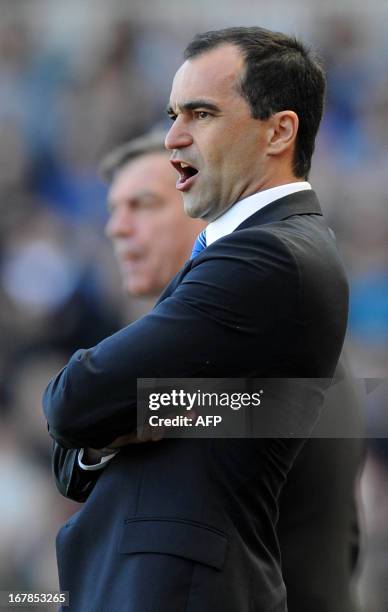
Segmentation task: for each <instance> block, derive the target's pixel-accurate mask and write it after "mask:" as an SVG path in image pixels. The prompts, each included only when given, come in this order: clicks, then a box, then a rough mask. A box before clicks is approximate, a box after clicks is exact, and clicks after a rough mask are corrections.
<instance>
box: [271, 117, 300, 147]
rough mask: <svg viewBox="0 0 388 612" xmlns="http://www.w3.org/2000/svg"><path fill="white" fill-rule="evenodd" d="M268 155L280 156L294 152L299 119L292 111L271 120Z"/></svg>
mask: <svg viewBox="0 0 388 612" xmlns="http://www.w3.org/2000/svg"><path fill="white" fill-rule="evenodd" d="M269 124H270V127H271V129H270V132H269V141H268V149H267V150H268V154H269V155H279V154H282V153H284V152H285V151H287V150H293V149H294V144H295V140H296V136H297V133H298V127H299V118H298V115H297V114H296V113H295V112H294V111H291V110H285V111H280V112H278V113H275V114H274V115H272V116H271V117H270V118H269Z"/></svg>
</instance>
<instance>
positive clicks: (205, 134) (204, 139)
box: [166, 44, 270, 221]
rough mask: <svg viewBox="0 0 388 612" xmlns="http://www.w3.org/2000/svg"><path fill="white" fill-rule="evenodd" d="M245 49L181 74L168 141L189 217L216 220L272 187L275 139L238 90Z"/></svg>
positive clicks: (217, 55)
mask: <svg viewBox="0 0 388 612" xmlns="http://www.w3.org/2000/svg"><path fill="white" fill-rule="evenodd" d="M243 70H244V60H243V56H242V54H241V52H240V50H239V49H238V48H237V47H236V46H235V45H231V44H225V45H222V46H220V47H217V48H215V49H213V50H211V51H207V52H205V53H203V54H202V55H199V56H198V57H195V58H193V59H190V60H187V61H186V62H185V63H184V64H183V65H182V66H181V67H180V68H179V70H178V72H177V73H176V75H175V78H174V81H173V85H172V91H171V96H170V104H169V109H168V113H169V115H170V116H171V118H172V119H173V125H172V126H171V129H170V131H169V133H168V135H167V137H166V147H167V148H168V149H170V150H171V151H172V155H171V158H170V159H171V163H172V165H173V166H174V167H175V169H176V170H177V171H178V173H179V178H178V181H177V189H178V190H179V191H180V192H181V193H182V194H183V201H184V206H185V210H186V212H187V213H188V214H189V215H190V216H192V217H201V218H203V219H206V220H207V221H211V220H213V219H215V218H217V217H218V216H220V215H221V214H222V213H223V212H225V210H227V209H228V208H229V207H230V206H232V205H233V204H234V203H235V202H237V201H239V200H241V199H242V198H244V197H246V196H248V195H251V194H252V193H255V192H256V191H259V190H261V189H263V188H266V183H267V165H268V162H269V156H268V152H267V145H268V142H269V140H270V133H269V131H268V124H267V122H266V121H260V120H258V119H253V118H252V116H251V110H250V107H249V105H248V103H247V101H246V100H245V99H244V98H243V97H242V96H241V94H240V93H239V91H238V82H239V79H240V77H241V75H242V73H243Z"/></svg>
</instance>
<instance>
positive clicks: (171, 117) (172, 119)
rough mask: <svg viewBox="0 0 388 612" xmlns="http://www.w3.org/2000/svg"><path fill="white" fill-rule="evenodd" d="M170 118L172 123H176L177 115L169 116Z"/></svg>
mask: <svg viewBox="0 0 388 612" xmlns="http://www.w3.org/2000/svg"><path fill="white" fill-rule="evenodd" d="M168 118H169V119H170V120H171V121H175V119H176V115H173V114H170V115H168Z"/></svg>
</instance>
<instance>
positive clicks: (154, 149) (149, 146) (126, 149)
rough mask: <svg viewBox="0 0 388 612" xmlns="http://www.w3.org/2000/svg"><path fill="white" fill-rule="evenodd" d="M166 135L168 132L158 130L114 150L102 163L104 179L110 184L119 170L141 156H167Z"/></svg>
mask: <svg viewBox="0 0 388 612" xmlns="http://www.w3.org/2000/svg"><path fill="white" fill-rule="evenodd" d="M166 133H167V132H166V130H160V129H156V130H153V131H151V132H148V133H147V134H144V135H143V136H139V137H138V138H134V139H133V140H129V141H127V142H124V143H123V144H121V145H119V146H118V147H116V148H115V149H113V151H111V152H110V153H108V154H107V155H106V156H105V157H104V158H103V160H102V161H101V163H100V166H99V170H100V175H101V176H102V178H103V179H104V180H105V181H107V182H108V183H110V182H111V181H112V180H113V179H114V176H115V174H116V172H117V171H118V170H121V168H122V167H123V166H125V165H126V164H127V163H128V162H129V161H131V160H132V159H135V158H136V157H140V155H146V154H148V153H166V155H167V154H168V151H167V149H166V148H165V146H164V140H165V138H166Z"/></svg>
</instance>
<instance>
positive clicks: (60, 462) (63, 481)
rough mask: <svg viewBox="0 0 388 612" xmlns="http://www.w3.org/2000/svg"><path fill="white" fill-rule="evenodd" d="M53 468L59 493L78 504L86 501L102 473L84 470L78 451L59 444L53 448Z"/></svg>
mask: <svg viewBox="0 0 388 612" xmlns="http://www.w3.org/2000/svg"><path fill="white" fill-rule="evenodd" d="M52 468H53V474H54V479H55V484H56V487H57V489H58V491H59V492H60V493H61V495H63V496H64V497H68V498H69V499H72V500H74V501H76V502H84V501H86V499H87V498H88V497H89V494H90V493H91V491H92V489H93V487H94V485H95V483H96V482H97V480H98V477H99V476H100V473H101V470H94V471H85V470H82V469H81V468H80V467H79V465H78V449H76V448H63V447H62V446H60V445H59V444H58V443H57V442H54V446H53V455H52Z"/></svg>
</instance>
